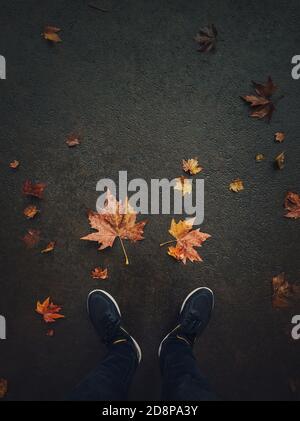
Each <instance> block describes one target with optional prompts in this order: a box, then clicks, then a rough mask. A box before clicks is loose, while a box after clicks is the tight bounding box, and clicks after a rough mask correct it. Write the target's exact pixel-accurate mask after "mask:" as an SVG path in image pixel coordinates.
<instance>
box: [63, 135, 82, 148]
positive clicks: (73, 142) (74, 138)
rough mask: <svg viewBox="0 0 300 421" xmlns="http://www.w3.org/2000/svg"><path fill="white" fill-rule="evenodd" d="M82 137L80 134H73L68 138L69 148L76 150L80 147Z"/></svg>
mask: <svg viewBox="0 0 300 421" xmlns="http://www.w3.org/2000/svg"><path fill="white" fill-rule="evenodd" d="M80 143H81V142H80V136H78V134H75V133H72V134H70V135H69V136H68V137H67V140H66V144H67V145H68V146H69V148H74V147H75V146H77V145H80Z"/></svg>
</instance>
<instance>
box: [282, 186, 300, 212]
mask: <svg viewBox="0 0 300 421" xmlns="http://www.w3.org/2000/svg"><path fill="white" fill-rule="evenodd" d="M284 207H285V210H287V211H288V213H287V214H286V215H285V217H286V218H291V219H299V218H300V195H299V194H297V193H292V192H288V193H287V195H286V197H285V202H284Z"/></svg>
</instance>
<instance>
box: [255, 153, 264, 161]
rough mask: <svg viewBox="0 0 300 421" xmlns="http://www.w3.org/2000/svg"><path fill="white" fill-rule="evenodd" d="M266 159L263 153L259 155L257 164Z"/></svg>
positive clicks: (256, 158)
mask: <svg viewBox="0 0 300 421" xmlns="http://www.w3.org/2000/svg"><path fill="white" fill-rule="evenodd" d="M265 159H266V157H265V155H263V154H262V153H259V154H257V155H256V157H255V160H256V162H262V161H264V160H265Z"/></svg>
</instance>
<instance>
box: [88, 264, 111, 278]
mask: <svg viewBox="0 0 300 421" xmlns="http://www.w3.org/2000/svg"><path fill="white" fill-rule="evenodd" d="M91 277H92V278H93V279H107V278H108V269H102V268H99V267H98V268H95V269H94V270H93V271H92V272H91Z"/></svg>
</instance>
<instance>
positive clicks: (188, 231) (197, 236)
mask: <svg viewBox="0 0 300 421" xmlns="http://www.w3.org/2000/svg"><path fill="white" fill-rule="evenodd" d="M193 225H194V219H189V220H185V221H179V222H178V223H176V222H175V220H174V219H172V222H171V226H170V229H169V233H170V234H171V235H172V236H173V237H174V238H175V239H176V240H175V241H174V240H172V241H167V242H166V243H163V244H161V245H160V246H161V247H162V246H164V245H166V244H170V243H174V242H176V246H175V247H173V246H170V247H169V249H168V254H169V255H170V256H172V257H174V258H175V259H176V260H180V261H182V262H183V263H184V264H186V262H187V260H190V261H191V262H194V261H195V262H202V261H203V260H202V258H201V256H200V255H199V254H198V252H197V251H196V250H195V249H194V247H201V246H202V244H203V243H204V242H205V241H206V240H207V239H208V238H210V237H211V235H209V234H206V233H204V232H201V231H200V229H199V228H198V229H195V230H192V228H193Z"/></svg>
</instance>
